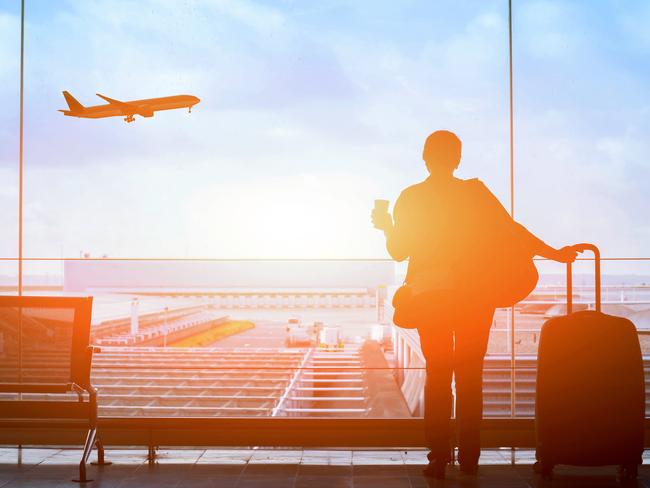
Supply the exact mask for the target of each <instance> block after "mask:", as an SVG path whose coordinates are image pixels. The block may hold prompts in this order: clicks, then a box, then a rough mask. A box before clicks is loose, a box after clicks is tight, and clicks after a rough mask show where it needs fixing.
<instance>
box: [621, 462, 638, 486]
mask: <svg viewBox="0 0 650 488" xmlns="http://www.w3.org/2000/svg"><path fill="white" fill-rule="evenodd" d="M638 475H639V466H638V465H637V464H621V465H620V466H619V467H618V477H619V479H620V480H621V481H622V482H625V481H631V480H635V479H636V478H637V476H638Z"/></svg>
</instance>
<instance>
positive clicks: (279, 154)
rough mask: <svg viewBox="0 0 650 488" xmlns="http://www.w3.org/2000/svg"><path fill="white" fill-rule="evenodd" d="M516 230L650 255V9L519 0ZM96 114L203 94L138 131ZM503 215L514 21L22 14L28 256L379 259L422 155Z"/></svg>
mask: <svg viewBox="0 0 650 488" xmlns="http://www.w3.org/2000/svg"><path fill="white" fill-rule="evenodd" d="M19 9H20V2H19V1H15V0H7V1H5V2H2V3H1V4H0V104H2V107H4V108H3V110H2V112H0V225H1V226H2V228H3V229H4V231H3V233H2V234H1V237H0V256H6V257H12V256H15V255H16V253H17V225H16V221H17V198H18V194H17V178H18V172H17V161H18V114H19V111H18V87H19V58H18V54H19ZM513 19H514V27H513V36H514V51H513V56H514V57H513V63H514V96H515V159H516V168H515V217H516V218H517V220H519V221H520V222H522V223H523V224H524V225H526V226H528V227H529V228H530V229H531V230H532V231H533V232H535V233H536V234H537V235H539V236H540V237H541V238H542V239H544V240H545V241H547V242H548V243H549V244H551V245H553V246H556V247H557V246H561V245H565V244H569V243H573V242H583V241H588V242H595V243H596V244H598V245H599V246H600V247H601V249H602V252H603V254H604V255H606V256H628V257H630V256H650V218H649V217H648V215H649V213H650V212H649V211H650V191H649V189H650V185H649V182H650V34H649V32H650V31H649V30H648V29H647V26H648V25H650V3H648V2H646V1H644V0H638V1H636V0H630V1H625V2H623V1H615V0H611V1H606V0H595V1H593V2H591V1H590V2H581V1H575V2H574V1H564V0H563V1H550V0H549V1H542V0H540V1H532V0H531V1H528V0H514V2H513ZM62 90H68V91H70V92H71V93H72V94H73V95H74V96H75V97H77V99H78V100H79V101H80V102H81V103H83V104H85V105H93V104H100V103H103V102H102V101H101V100H100V99H99V98H98V97H96V96H95V93H101V94H104V95H107V96H109V97H112V98H116V99H119V100H130V99H139V98H149V97H157V96H166V95H174V94H191V95H195V96H198V97H199V98H200V99H201V103H200V104H198V105H197V106H195V107H194V109H193V111H192V113H191V114H188V113H187V112H186V111H184V110H175V111H168V112H159V113H157V114H156V115H155V116H154V117H153V118H147V119H143V118H137V117H136V121H135V122H134V123H132V124H126V123H125V122H123V121H122V120H121V119H120V118H108V119H101V120H88V119H75V118H71V117H64V116H63V115H62V114H61V113H59V112H57V110H58V109H63V108H65V102H64V100H63V97H62V95H61V91H62ZM437 129H449V130H453V131H454V132H456V133H457V134H458V135H459V137H460V138H461V139H462V140H463V160H462V162H461V167H460V169H459V171H458V172H457V175H458V176H460V177H463V178H470V177H479V178H480V179H481V180H483V181H484V182H485V183H486V184H487V185H488V186H489V187H490V188H491V189H492V191H493V192H494V193H495V194H496V195H497V196H498V197H499V198H500V199H501V201H502V203H504V205H506V206H508V205H509V199H510V195H509V141H508V25H507V2H506V1H505V0H498V1H497V0H475V1H472V0H470V1H464V2H456V1H452V0H446V1H431V0H422V1H415V0H406V1H402V2H393V1H383V0H380V1H377V0H375V1H342V0H330V1H328V0H321V1H319V2H304V1H303V2H299V1H293V0H285V1H281V0H279V1H253V0H204V1H184V2H178V1H172V0H156V1H153V0H141V1H138V2H133V1H109V0H97V1H93V2H88V1H85V0H62V1H59V2H50V1H47V0H27V1H26V39H25V153H24V168H25V191H24V199H25V200H24V201H25V235H24V249H25V255H26V256H47V257H60V256H71V257H74V256H78V255H79V253H80V252H88V253H90V254H91V255H93V256H101V255H108V256H111V257H126V256H129V257H212V258H312V257H313V258H383V257H387V254H386V251H385V249H384V245H383V239H382V235H381V234H380V233H379V232H378V231H376V230H374V229H373V228H372V227H371V224H370V220H369V213H370V210H371V208H372V205H373V200H374V199H376V198H385V199H389V200H390V201H391V202H394V201H395V199H396V198H397V196H398V195H399V193H400V191H401V190H402V189H403V188H405V187H406V186H408V185H410V184H412V183H414V182H417V181H420V180H422V179H424V178H425V177H426V172H425V169H424V165H423V162H422V160H421V151H422V144H423V141H424V139H425V138H426V136H427V135H428V134H429V133H430V132H432V131H433V130H437Z"/></svg>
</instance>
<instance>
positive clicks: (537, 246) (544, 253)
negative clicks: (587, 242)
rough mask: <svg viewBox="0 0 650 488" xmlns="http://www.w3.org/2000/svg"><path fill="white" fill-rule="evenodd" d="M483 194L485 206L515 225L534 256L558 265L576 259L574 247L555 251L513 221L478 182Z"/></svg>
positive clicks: (576, 251) (488, 191)
mask: <svg viewBox="0 0 650 488" xmlns="http://www.w3.org/2000/svg"><path fill="white" fill-rule="evenodd" d="M480 184H481V186H482V189H483V193H484V194H485V200H486V204H487V205H489V206H490V207H492V210H493V211H494V213H495V215H497V216H498V218H500V219H504V220H508V221H510V222H511V223H512V224H514V225H515V227H516V230H517V233H518V234H519V236H520V237H521V239H522V240H523V241H524V242H525V243H526V245H527V247H528V249H530V250H531V252H532V253H533V254H534V255H536V256H541V257H543V258H546V259H551V260H553V261H558V262H560V263H569V262H573V261H575V259H576V256H577V253H578V252H579V250H578V249H576V248H575V246H564V247H562V248H560V249H555V248H554V247H551V246H549V245H548V244H546V243H545V242H544V241H543V240H541V239H540V238H539V237H537V236H536V235H535V234H533V233H532V232H531V231H529V230H528V229H527V228H526V227H524V226H523V225H522V224H520V223H519V222H517V221H515V220H514V219H513V218H512V217H511V216H510V214H509V213H508V211H507V210H506V209H505V208H504V207H503V205H501V202H500V201H499V199H498V198H497V197H495V196H494V194H493V193H492V192H491V191H490V190H489V189H488V187H487V186H485V185H484V184H483V183H482V182H480Z"/></svg>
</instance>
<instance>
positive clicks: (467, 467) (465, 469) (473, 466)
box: [460, 463, 478, 476]
mask: <svg viewBox="0 0 650 488" xmlns="http://www.w3.org/2000/svg"><path fill="white" fill-rule="evenodd" d="M460 472H461V473H463V474H466V475H469V476H476V473H477V472H478V463H460Z"/></svg>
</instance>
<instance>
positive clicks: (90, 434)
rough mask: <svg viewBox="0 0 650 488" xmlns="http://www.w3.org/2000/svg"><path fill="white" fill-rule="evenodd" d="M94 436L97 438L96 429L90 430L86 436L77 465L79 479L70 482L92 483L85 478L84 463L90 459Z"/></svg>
mask: <svg viewBox="0 0 650 488" xmlns="http://www.w3.org/2000/svg"><path fill="white" fill-rule="evenodd" d="M96 436H97V429H96V428H92V429H90V430H89V431H88V435H87V436H86V442H85V444H84V452H83V454H82V455H81V462H80V463H79V479H78V480H72V481H76V482H77V483H87V482H89V481H92V480H90V479H88V478H86V463H87V462H88V458H89V457H90V452H91V451H92V449H93V445H94V444H95V437H96Z"/></svg>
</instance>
